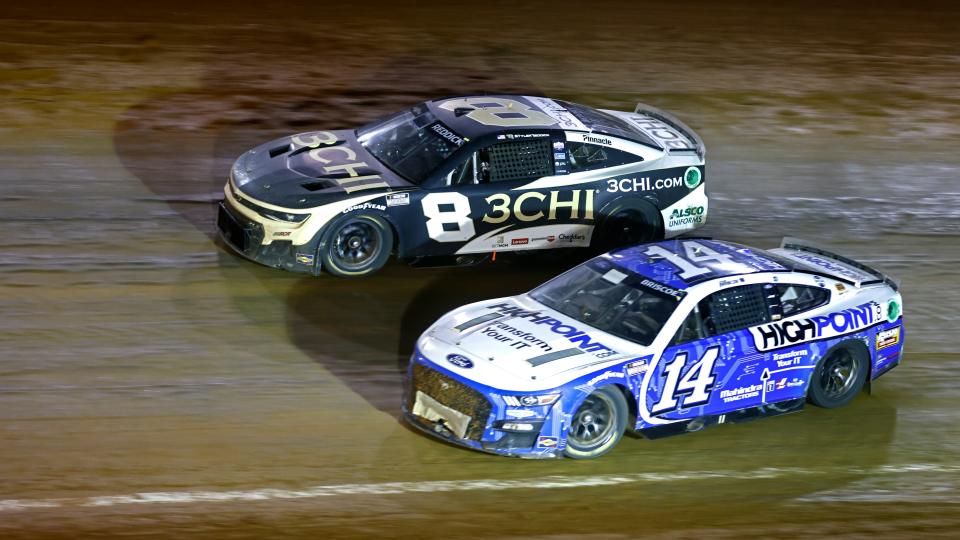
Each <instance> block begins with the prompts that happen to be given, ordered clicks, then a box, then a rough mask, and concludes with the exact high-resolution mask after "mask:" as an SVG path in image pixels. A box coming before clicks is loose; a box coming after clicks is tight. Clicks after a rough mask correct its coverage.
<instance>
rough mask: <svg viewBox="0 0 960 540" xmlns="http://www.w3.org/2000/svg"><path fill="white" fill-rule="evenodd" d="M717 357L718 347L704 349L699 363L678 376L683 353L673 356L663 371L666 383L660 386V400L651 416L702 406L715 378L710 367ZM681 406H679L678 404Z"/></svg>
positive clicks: (685, 355) (682, 363)
mask: <svg viewBox="0 0 960 540" xmlns="http://www.w3.org/2000/svg"><path fill="white" fill-rule="evenodd" d="M718 356H720V346H718V345H715V346H713V347H710V348H709V349H707V350H706V351H705V352H704V353H703V356H702V357H700V360H699V361H697V363H696V364H694V365H693V367H691V368H690V369H688V370H687V372H686V373H685V374H683V377H681V376H680V374H681V371H682V370H683V366H684V364H686V363H687V352H686V351H683V352H681V353H678V354H677V355H676V356H674V357H673V360H671V361H670V362H668V363H667V364H666V366H664V368H663V373H664V375H666V381H664V383H663V392H661V393H660V401H658V402H657V403H656V404H654V406H653V408H652V409H651V410H650V412H651V413H653V414H662V413H665V412H669V411H672V410H674V409H679V408H681V407H683V408H687V407H693V406H695V405H703V404H704V403H706V402H707V400H709V399H710V390H711V389H712V388H713V383H714V382H715V381H716V379H717V377H716V375H715V374H714V373H713V366H714V365H715V364H716V363H717V357H718ZM681 400H682V401H683V403H680V401H681Z"/></svg>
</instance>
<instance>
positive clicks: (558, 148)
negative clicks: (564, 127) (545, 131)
mask: <svg viewBox="0 0 960 540" xmlns="http://www.w3.org/2000/svg"><path fill="white" fill-rule="evenodd" d="M553 149H554V150H555V151H558V152H563V151H565V150H566V149H565V148H564V147H563V143H562V142H560V141H557V142H555V143H553Z"/></svg>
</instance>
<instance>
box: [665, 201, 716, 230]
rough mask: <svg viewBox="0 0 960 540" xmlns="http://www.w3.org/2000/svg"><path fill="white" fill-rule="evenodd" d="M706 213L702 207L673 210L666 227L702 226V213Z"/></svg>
mask: <svg viewBox="0 0 960 540" xmlns="http://www.w3.org/2000/svg"><path fill="white" fill-rule="evenodd" d="M705 211H706V208H704V207H703V206H688V207H687V208H684V209H683V210H681V209H679V208H674V209H673V212H671V213H670V218H669V219H670V221H668V222H667V227H669V228H674V227H680V226H681V225H702V224H703V218H704V215H703V213H704V212H705Z"/></svg>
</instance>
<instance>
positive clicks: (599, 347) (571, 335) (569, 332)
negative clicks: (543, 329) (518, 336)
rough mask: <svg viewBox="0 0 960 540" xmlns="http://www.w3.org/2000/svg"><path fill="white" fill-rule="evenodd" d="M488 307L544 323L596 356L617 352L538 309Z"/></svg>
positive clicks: (581, 348) (503, 305)
mask: <svg viewBox="0 0 960 540" xmlns="http://www.w3.org/2000/svg"><path fill="white" fill-rule="evenodd" d="M489 309H493V310H495V311H497V312H499V313H501V314H503V315H509V316H511V317H514V318H518V319H528V320H530V321H531V322H533V323H534V324H543V325H546V326H547V327H548V328H550V330H551V331H553V332H554V333H556V334H559V335H561V336H563V337H565V338H567V340H568V341H570V343H573V344H574V345H576V346H577V348H579V349H580V350H582V351H584V352H588V353H592V354H593V355H594V356H596V357H597V358H606V357H608V356H614V355H616V354H618V353H617V351H615V350H613V349H611V348H610V347H608V346H606V345H604V344H603V343H600V342H599V341H595V340H594V339H593V338H592V337H591V336H590V335H589V334H587V333H586V332H584V331H582V330H579V329H578V328H576V327H575V326H571V325H569V324H564V323H563V322H562V321H560V320H558V319H554V318H553V317H550V316H549V315H544V314H543V313H542V312H540V311H527V310H525V309H523V308H520V307H516V306H513V305H511V304H507V303H503V304H495V305H492V306H489Z"/></svg>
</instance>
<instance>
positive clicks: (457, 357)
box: [447, 354, 473, 369]
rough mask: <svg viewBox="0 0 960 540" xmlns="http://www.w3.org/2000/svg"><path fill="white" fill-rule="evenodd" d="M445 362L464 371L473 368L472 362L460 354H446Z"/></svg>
mask: <svg viewBox="0 0 960 540" xmlns="http://www.w3.org/2000/svg"><path fill="white" fill-rule="evenodd" d="M447 362H450V363H451V364H453V365H455V366H457V367H461V368H464V369H470V368H472V367H473V361H472V360H470V359H469V358H467V357H466V356H463V355H462V354H448V355H447Z"/></svg>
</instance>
